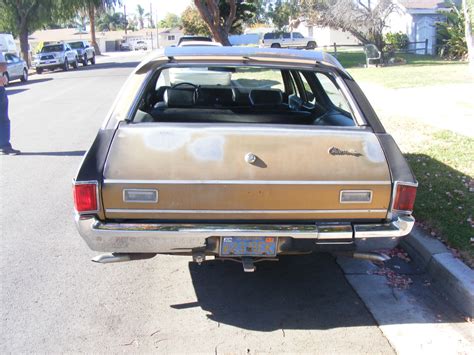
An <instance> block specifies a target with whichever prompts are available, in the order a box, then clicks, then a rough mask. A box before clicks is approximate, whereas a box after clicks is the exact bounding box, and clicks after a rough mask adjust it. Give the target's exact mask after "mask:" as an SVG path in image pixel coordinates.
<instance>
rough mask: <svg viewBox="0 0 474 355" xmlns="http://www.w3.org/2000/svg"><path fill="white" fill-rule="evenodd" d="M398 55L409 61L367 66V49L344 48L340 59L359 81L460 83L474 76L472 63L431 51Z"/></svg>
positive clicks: (390, 84) (407, 84) (397, 84)
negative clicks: (471, 68)
mask: <svg viewBox="0 0 474 355" xmlns="http://www.w3.org/2000/svg"><path fill="white" fill-rule="evenodd" d="M397 56H399V57H402V58H404V59H405V60H406V61H407V64H404V65H394V66H386V67H378V68H377V67H370V68H364V67H363V65H364V64H365V54H364V53H363V52H340V53H338V55H337V59H338V60H339V61H340V62H341V64H342V65H343V66H344V67H345V68H347V69H348V71H349V72H350V73H351V75H352V76H353V77H354V79H356V80H357V81H360V82H370V83H374V84H380V85H383V86H385V87H388V88H406V87H419V86H426V85H442V84H456V83H466V82H469V81H471V82H472V80H473V79H472V77H470V76H469V73H468V65H467V64H466V63H463V62H457V61H446V60H443V59H441V58H439V57H435V56H429V55H427V56H425V55H414V54H402V55H397Z"/></svg>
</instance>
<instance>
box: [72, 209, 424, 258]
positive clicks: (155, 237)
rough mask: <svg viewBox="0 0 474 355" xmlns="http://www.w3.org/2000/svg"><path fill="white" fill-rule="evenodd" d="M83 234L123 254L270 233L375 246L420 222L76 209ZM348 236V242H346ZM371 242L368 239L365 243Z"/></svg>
mask: <svg viewBox="0 0 474 355" xmlns="http://www.w3.org/2000/svg"><path fill="white" fill-rule="evenodd" d="M75 222H76V226H77V229H78V231H79V234H80V235H81V236H82V238H83V239H84V240H85V241H86V243H87V244H88V245H89V247H90V248H91V249H92V250H95V251H101V252H123V253H183V252H186V253H188V252H192V250H193V249H196V248H203V247H206V245H207V240H208V238H210V237H220V236H233V237H235V236H247V237H256V236H268V237H278V238H280V237H287V238H294V239H309V240H314V242H315V243H317V244H334V245H339V244H347V243H348V242H349V243H350V242H351V240H352V238H353V237H354V242H355V244H356V246H358V243H362V244H363V245H364V243H366V240H367V239H368V240H369V241H370V242H371V244H370V245H371V246H372V247H373V249H380V248H381V243H384V242H385V241H388V242H389V243H397V242H398V238H399V237H402V236H404V235H406V234H408V233H409V232H410V231H411V228H412V227H413V224H414V222H415V220H414V218H413V217H411V216H402V217H399V218H398V219H397V220H394V221H392V222H388V223H385V224H354V225H353V226H351V224H349V223H345V224H326V225H316V224H307V225H269V224H266V225H260V224H236V225H224V224H168V223H107V222H102V221H99V220H98V219H96V218H95V217H94V216H80V215H78V214H76V216H75ZM344 240H345V242H344ZM365 245H367V243H366V244H365Z"/></svg>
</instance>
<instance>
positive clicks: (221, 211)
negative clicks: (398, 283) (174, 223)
mask: <svg viewBox="0 0 474 355" xmlns="http://www.w3.org/2000/svg"><path fill="white" fill-rule="evenodd" d="M105 212H107V213H144V214H150V213H187V214H196V213H206V214H245V213H316V214H328V213H384V212H387V210H385V209H373V210H370V209H369V210H156V209H146V210H145V209H126V208H107V209H106V210H105Z"/></svg>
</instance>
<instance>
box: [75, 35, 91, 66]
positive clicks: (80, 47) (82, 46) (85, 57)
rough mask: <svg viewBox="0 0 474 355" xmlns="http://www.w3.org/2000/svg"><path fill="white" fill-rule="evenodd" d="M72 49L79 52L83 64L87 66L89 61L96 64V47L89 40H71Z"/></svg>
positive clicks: (78, 55)
mask: <svg viewBox="0 0 474 355" xmlns="http://www.w3.org/2000/svg"><path fill="white" fill-rule="evenodd" d="M69 45H70V46H71V48H72V49H74V50H75V51H76V52H77V58H78V59H79V62H81V63H82V65H83V66H86V65H87V64H88V63H89V62H90V63H91V64H92V65H94V64H95V49H94V47H93V46H91V45H90V44H89V42H87V41H75V42H69Z"/></svg>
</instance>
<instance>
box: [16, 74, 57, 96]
mask: <svg viewBox="0 0 474 355" xmlns="http://www.w3.org/2000/svg"><path fill="white" fill-rule="evenodd" d="M50 80H53V78H39V77H38V76H36V75H34V76H33V77H31V76H30V78H29V79H28V81H25V82H23V81H14V82H12V83H10V84H9V85H8V87H7V92H10V91H14V90H11V89H10V88H21V87H23V86H26V85H29V84H38V83H43V82H46V81H50ZM15 90H16V89H15ZM18 90H21V91H25V90H28V89H18ZM21 91H19V92H21Z"/></svg>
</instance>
